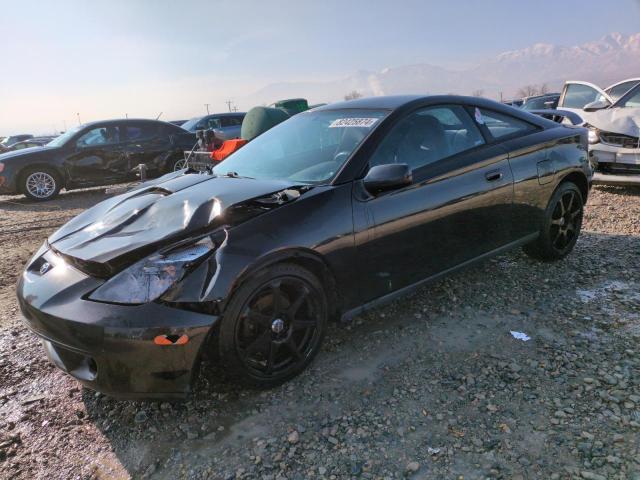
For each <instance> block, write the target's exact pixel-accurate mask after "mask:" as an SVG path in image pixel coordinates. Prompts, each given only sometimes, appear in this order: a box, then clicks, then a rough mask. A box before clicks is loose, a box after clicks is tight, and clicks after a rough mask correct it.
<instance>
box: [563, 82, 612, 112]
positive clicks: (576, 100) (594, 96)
mask: <svg viewBox="0 0 640 480" xmlns="http://www.w3.org/2000/svg"><path fill="white" fill-rule="evenodd" d="M601 100H604V97H603V96H602V94H601V93H600V92H598V90H596V89H595V88H593V87H590V86H589V85H581V84H579V83H572V84H569V85H567V88H566V90H565V93H564V100H563V102H562V106H563V107H566V108H582V107H584V106H585V105H586V104H587V103H591V102H595V101H601Z"/></svg>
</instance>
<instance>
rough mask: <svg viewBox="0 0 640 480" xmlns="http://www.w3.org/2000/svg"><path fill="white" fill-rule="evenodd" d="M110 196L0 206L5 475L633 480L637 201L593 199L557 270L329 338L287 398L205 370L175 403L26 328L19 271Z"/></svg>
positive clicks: (639, 252) (500, 271) (639, 455)
mask: <svg viewBox="0 0 640 480" xmlns="http://www.w3.org/2000/svg"><path fill="white" fill-rule="evenodd" d="M103 198H104V194H103V193H102V191H101V190H89V191H82V192H72V193H69V194H65V195H62V196H61V197H60V198H59V199H58V200H56V201H54V202H51V203H48V204H45V205H38V204H30V203H26V202H24V201H23V200H22V199H20V198H18V197H0V213H1V215H0V245H1V246H2V251H1V254H0V326H1V327H2V328H1V329H0V477H1V478H7V479H8V478H19V479H22V478H24V479H27V478H29V479H31V478H38V479H40V478H41V479H70V478H82V479H84V478H130V477H131V478H158V479H173V478H197V479H199V478H216V479H217V478H221V479H233V478H265V479H267V478H288V479H297V478H300V479H306V478H351V477H362V478H402V477H411V478H425V479H426V478H428V479H432V478H433V479H440V478H446V479H465V480H468V479H480V478H483V479H484V478H504V479H533V478H536V479H537V478H540V479H554V478H558V479H577V478H581V479H620V480H622V479H634V480H640V355H639V352H640V346H639V344H638V341H639V339H640V288H639V287H640V268H639V267H640V190H632V189H615V188H610V189H598V190H594V191H593V193H592V196H591V198H590V200H589V205H588V208H587V213H586V218H585V225H584V232H583V235H582V237H581V239H580V241H579V242H578V244H577V247H576V250H575V251H574V253H573V254H572V255H571V256H570V257H569V258H567V259H566V260H564V261H562V262H560V263H555V264H541V263H537V262H535V261H533V260H531V259H529V258H527V257H526V256H524V255H523V254H522V253H521V252H519V251H518V252H514V253H511V254H508V255H505V256H502V257H499V258H497V259H494V260H492V261H489V262H486V263H484V264H482V265H480V266H477V267H475V268H473V269H470V270H467V271H465V272H462V273H459V274H457V275H455V276H452V277H450V278H448V279H445V280H443V281H440V282H438V283H436V284H433V285H431V286H429V287H427V288H424V289H423V290H421V291H420V292H418V293H417V294H415V295H414V296H412V297H410V298H407V299H403V300H399V301H397V302H396V303H394V304H392V305H390V306H388V307H385V308H380V309H377V310H374V311H372V312H371V313H369V314H367V315H364V316H362V317H358V318H356V319H355V320H354V321H353V322H352V323H350V324H348V325H335V326H333V327H332V328H331V329H330V332H329V335H328V341H327V342H326V345H325V347H324V349H323V352H322V353H321V354H320V356H319V357H318V359H317V360H316V361H315V363H314V364H313V365H312V367H311V368H310V369H309V370H308V371H307V372H305V373H304V374H303V375H301V376H300V377H298V378H297V379H295V380H294V381H292V382H290V383H288V384H286V385H284V386H282V387H280V388H277V389H275V390H272V391H269V392H256V391H251V390H246V389H241V388H239V387H237V386H235V385H234V384H233V383H232V382H229V381H226V382H224V381H221V380H220V378H219V374H218V373H216V372H215V371H212V370H211V369H208V370H207V373H206V374H204V375H203V376H202V379H201V381H200V384H199V385H198V387H197V391H196V393H195V394H194V395H193V396H192V397H191V398H190V399H189V401H188V402H186V403H183V404H179V405H171V404H168V403H141V402H137V403H136V402H122V401H115V400H112V399H110V398H108V397H105V396H102V395H98V394H95V393H93V392H91V391H87V390H83V389H81V388H79V386H78V384H77V383H76V382H75V381H74V380H73V379H71V378H69V377H67V376H65V375H64V374H62V373H60V372H59V371H57V370H56V369H55V368H53V367H52V366H51V365H49V364H48V363H47V361H46V360H45V357H44V354H43V351H42V349H41V346H40V344H39V342H38V341H37V340H36V338H35V337H34V336H33V335H32V334H31V333H29V332H28V331H27V330H26V328H25V327H24V326H23V325H22V324H21V323H20V318H19V311H18V308H17V304H16V300H15V296H14V288H15V287H14V286H15V282H16V278H17V276H18V275H19V273H20V271H21V269H22V267H23V265H24V263H25V262H26V261H27V260H28V258H29V257H30V255H31V254H32V252H34V251H35V250H36V249H37V248H38V246H39V245H40V244H41V243H42V241H43V239H44V238H45V236H46V235H47V234H49V233H51V232H52V231H53V230H54V229H55V228H56V227H57V226H59V225H60V224H62V223H63V222H65V221H66V220H68V219H70V218H71V217H73V216H74V215H76V214H78V213H79V212H80V211H81V210H82V209H84V208H86V207H89V206H91V205H93V204H95V203H96V202H98V201H100V200H102V199H103ZM511 330H513V331H519V332H525V333H526V334H527V335H529V336H530V337H531V340H529V341H526V342H524V341H521V340H517V339H515V338H513V337H512V336H511V335H510V331H511Z"/></svg>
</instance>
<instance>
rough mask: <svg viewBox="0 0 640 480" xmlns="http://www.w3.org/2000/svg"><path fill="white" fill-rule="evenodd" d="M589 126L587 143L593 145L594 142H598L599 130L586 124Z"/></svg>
mask: <svg viewBox="0 0 640 480" xmlns="http://www.w3.org/2000/svg"><path fill="white" fill-rule="evenodd" d="M587 127H588V128H589V135H588V139H589V143H590V144H591V145H593V144H594V143H598V142H599V141H600V131H599V130H598V129H597V128H596V127H592V126H591V125H587Z"/></svg>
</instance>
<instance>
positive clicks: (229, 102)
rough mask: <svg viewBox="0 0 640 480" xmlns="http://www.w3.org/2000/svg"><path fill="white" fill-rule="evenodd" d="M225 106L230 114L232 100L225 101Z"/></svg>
mask: <svg viewBox="0 0 640 480" xmlns="http://www.w3.org/2000/svg"><path fill="white" fill-rule="evenodd" d="M224 103H226V104H227V107H228V108H229V111H230V112H233V110H232V109H231V105H233V100H227V101H226V102H224Z"/></svg>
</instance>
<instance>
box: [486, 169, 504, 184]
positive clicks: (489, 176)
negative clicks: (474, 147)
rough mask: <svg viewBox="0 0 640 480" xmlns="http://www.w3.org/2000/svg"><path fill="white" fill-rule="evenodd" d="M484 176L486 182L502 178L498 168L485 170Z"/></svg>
mask: <svg viewBox="0 0 640 480" xmlns="http://www.w3.org/2000/svg"><path fill="white" fill-rule="evenodd" d="M484 178H486V179H487V182H495V181H496V180H500V179H501V178H502V172H501V171H500V170H492V171H490V172H487V173H486V174H485V175H484Z"/></svg>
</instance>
